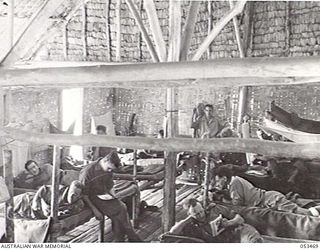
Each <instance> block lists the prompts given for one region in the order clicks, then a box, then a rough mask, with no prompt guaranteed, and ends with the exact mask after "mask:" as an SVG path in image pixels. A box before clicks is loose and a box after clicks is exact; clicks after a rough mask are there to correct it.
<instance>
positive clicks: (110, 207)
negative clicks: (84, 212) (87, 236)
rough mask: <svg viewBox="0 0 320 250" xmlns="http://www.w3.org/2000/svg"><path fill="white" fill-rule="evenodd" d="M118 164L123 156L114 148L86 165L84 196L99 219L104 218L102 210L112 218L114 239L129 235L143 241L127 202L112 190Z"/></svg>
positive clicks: (83, 172) (136, 240) (119, 240)
mask: <svg viewBox="0 0 320 250" xmlns="http://www.w3.org/2000/svg"><path fill="white" fill-rule="evenodd" d="M119 166H120V159H119V157H118V155H117V153H116V152H115V151H113V152H111V153H110V154H108V155H107V156H105V157H103V158H99V159H98V160H97V161H94V162H92V163H90V164H89V165H87V166H86V167H84V169H82V170H81V172H80V176H79V181H80V182H81V184H82V191H83V195H84V197H83V198H84V200H85V201H86V202H87V204H88V205H89V207H90V208H91V209H92V211H93V213H94V214H95V216H96V218H97V219H99V220H101V219H103V218H101V213H102V214H103V215H106V216H108V217H109V218H110V219H111V221H112V231H113V235H114V241H116V242H122V241H124V240H125V235H127V237H128V240H129V241H132V242H140V241H142V240H141V239H140V237H139V236H138V235H137V234H136V232H135V231H134V230H133V227H132V225H131V222H130V219H129V215H128V212H127V207H126V205H125V204H124V203H123V202H122V201H120V200H119V199H117V198H116V196H115V192H114V189H113V186H114V182H113V171H114V170H115V169H117V168H118V167H119Z"/></svg>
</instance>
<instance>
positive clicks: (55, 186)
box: [50, 145, 61, 242]
mask: <svg viewBox="0 0 320 250" xmlns="http://www.w3.org/2000/svg"><path fill="white" fill-rule="evenodd" d="M60 157H61V150H60V146H59V145H54V146H53V172H52V187H51V188H52V192H51V214H50V216H51V219H52V220H53V222H56V221H57V220H58V208H59V184H60V183H59V182H60ZM50 236H51V237H50V242H57V232H52V234H51V235H50Z"/></svg>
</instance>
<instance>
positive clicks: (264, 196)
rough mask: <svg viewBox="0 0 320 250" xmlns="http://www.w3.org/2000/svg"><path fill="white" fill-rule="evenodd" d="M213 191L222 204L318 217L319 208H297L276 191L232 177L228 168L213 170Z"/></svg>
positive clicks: (221, 167)
mask: <svg viewBox="0 0 320 250" xmlns="http://www.w3.org/2000/svg"><path fill="white" fill-rule="evenodd" d="M214 176H215V178H214V181H215V183H214V185H213V187H214V190H215V192H216V193H221V194H223V196H221V197H222V198H223V201H224V202H231V203H232V204H233V205H239V206H247V207H263V208H271V209H273V210H278V211H285V212H290V213H296V214H303V215H311V216H320V214H319V211H318V209H319V207H311V208H309V209H306V208H302V207H299V206H298V205H297V204H296V203H294V202H292V201H289V200H287V199H286V197H285V195H283V194H282V193H280V192H278V191H266V190H264V189H260V188H257V187H255V186H253V185H252V184H251V183H250V182H248V181H247V180H245V179H243V178H241V177H239V176H232V171H231V170H230V168H229V167H228V166H220V167H217V168H216V169H215V170H214Z"/></svg>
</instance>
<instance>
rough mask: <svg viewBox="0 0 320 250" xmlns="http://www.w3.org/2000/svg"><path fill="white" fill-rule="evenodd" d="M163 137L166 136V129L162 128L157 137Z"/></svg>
mask: <svg viewBox="0 0 320 250" xmlns="http://www.w3.org/2000/svg"><path fill="white" fill-rule="evenodd" d="M163 137H164V131H163V129H160V130H159V132H158V135H157V138H158V139H161V138H163Z"/></svg>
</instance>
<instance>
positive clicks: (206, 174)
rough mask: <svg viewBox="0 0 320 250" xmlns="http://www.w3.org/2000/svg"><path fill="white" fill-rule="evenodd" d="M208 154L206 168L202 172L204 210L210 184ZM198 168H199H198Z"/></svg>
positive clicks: (207, 155)
mask: <svg viewBox="0 0 320 250" xmlns="http://www.w3.org/2000/svg"><path fill="white" fill-rule="evenodd" d="M209 154H210V153H209V152H207V153H206V158H205V159H206V167H205V170H204V180H203V199H202V200H203V207H204V208H206V207H207V204H208V189H209V184H210V158H209ZM199 167H200V166H199Z"/></svg>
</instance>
